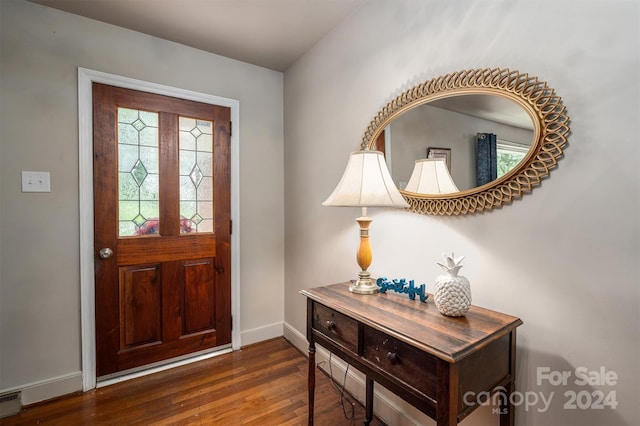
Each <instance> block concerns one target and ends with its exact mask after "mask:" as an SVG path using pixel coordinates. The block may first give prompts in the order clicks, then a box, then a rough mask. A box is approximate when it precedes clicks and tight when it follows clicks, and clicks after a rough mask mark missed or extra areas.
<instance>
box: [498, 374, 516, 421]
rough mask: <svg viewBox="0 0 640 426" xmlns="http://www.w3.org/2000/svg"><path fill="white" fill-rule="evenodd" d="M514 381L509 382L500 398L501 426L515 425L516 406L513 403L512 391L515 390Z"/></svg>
mask: <svg viewBox="0 0 640 426" xmlns="http://www.w3.org/2000/svg"><path fill="white" fill-rule="evenodd" d="M513 388H514V386H513V382H511V383H507V384H506V385H505V386H504V390H500V391H499V392H503V393H504V395H502V396H501V397H500V398H498V400H499V401H500V426H513V424H514V420H515V407H514V406H513V404H512V403H511V393H512V392H513Z"/></svg>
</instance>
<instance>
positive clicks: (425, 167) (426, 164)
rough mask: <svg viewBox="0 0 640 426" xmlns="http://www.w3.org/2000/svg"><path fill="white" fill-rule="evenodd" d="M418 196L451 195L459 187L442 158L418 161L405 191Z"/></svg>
mask: <svg viewBox="0 0 640 426" xmlns="http://www.w3.org/2000/svg"><path fill="white" fill-rule="evenodd" d="M404 190H405V191H407V192H414V193H417V194H451V193H454V192H458V187H457V186H456V184H455V183H454V182H453V178H452V177H451V175H450V174H449V170H448V169H447V164H446V163H445V161H444V160H443V159H441V158H425V159H422V160H416V163H415V166H414V167H413V172H412V173H411V178H409V183H407V186H406V188H405V189H404Z"/></svg>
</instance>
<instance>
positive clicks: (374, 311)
mask: <svg viewBox="0 0 640 426" xmlns="http://www.w3.org/2000/svg"><path fill="white" fill-rule="evenodd" d="M349 285H350V283H349V282H345V283H339V284H332V285H328V286H324V287H317V288H312V289H308V290H302V291H301V292H300V293H301V294H303V295H304V296H306V297H308V298H310V299H312V300H314V301H316V302H318V303H320V304H323V305H325V306H327V307H329V308H332V309H334V310H337V311H339V312H341V313H343V314H346V315H348V316H350V317H352V318H354V319H356V320H357V321H360V322H361V323H363V324H366V325H368V326H370V327H373V328H375V329H378V330H380V331H383V332H385V333H387V334H389V335H391V336H393V337H395V338H397V339H399V340H401V341H404V342H405V343H408V344H410V345H412V346H415V347H417V348H419V349H421V350H423V351H425V352H428V353H430V354H432V355H434V356H437V357H438V358H440V359H443V360H445V361H448V362H458V361H459V360H460V359H462V358H464V357H465V356H467V355H468V354H470V353H472V352H474V351H476V350H478V349H480V348H482V347H483V346H485V345H487V344H489V343H491V342H493V341H494V340H496V339H498V338H500V337H502V336H503V335H505V334H506V333H508V332H510V331H511V330H513V329H514V328H516V327H518V326H519V325H521V324H522V321H521V320H520V319H519V318H517V317H514V316H511V315H507V314H502V313H500V312H496V311H492V310H489V309H485V308H480V307H478V306H471V308H470V309H469V311H468V312H467V313H466V314H465V315H464V316H462V317H456V318H454V317H447V316H444V315H442V314H441V313H440V312H439V311H438V308H436V306H435V304H434V303H433V296H432V295H429V299H428V300H427V302H426V303H424V302H420V301H419V300H418V298H416V300H410V299H409V297H408V296H407V295H406V294H399V293H395V292H391V291H388V292H387V293H377V294H373V295H364V294H355V293H351V292H350V291H349Z"/></svg>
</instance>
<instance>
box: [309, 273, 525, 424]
mask: <svg viewBox="0 0 640 426" xmlns="http://www.w3.org/2000/svg"><path fill="white" fill-rule="evenodd" d="M349 284H350V283H348V282H347V283H340V284H333V285H329V286H325V287H318V288H313V289H309V290H303V291H301V293H302V294H303V295H304V296H306V297H307V339H308V341H309V425H312V424H313V409H314V392H315V371H316V363H315V352H316V346H315V345H316V343H318V344H320V345H322V346H323V347H325V348H326V349H328V350H329V351H330V352H332V353H334V354H336V355H337V356H339V357H340V358H342V359H343V360H345V361H346V362H348V363H349V364H351V365H352V366H354V367H355V368H357V369H358V370H359V371H361V372H362V373H364V374H365V375H366V403H365V425H368V424H369V422H371V420H372V419H373V387H374V383H375V382H378V383H380V384H381V385H383V386H384V387H386V388H387V389H389V390H390V391H391V392H393V393H395V394H396V395H398V396H400V397H401V398H403V399H404V400H405V401H407V402H408V403H410V404H411V405H413V406H415V407H416V408H418V409H419V410H420V411H422V412H423V413H425V414H426V415H428V416H429V417H431V418H432V419H434V420H436V422H437V424H438V426H445V425H446V426H451V425H456V424H457V423H458V422H459V421H461V420H462V419H464V418H465V417H466V416H467V415H469V414H470V413H471V412H472V411H473V410H474V409H475V408H477V407H478V404H479V402H478V400H477V395H478V393H479V392H491V391H500V392H504V395H500V398H499V399H500V401H501V405H500V406H499V407H495V408H494V410H495V411H494V412H496V413H499V418H500V425H501V426H506V425H513V423H514V409H513V406H512V405H511V404H510V403H509V400H510V396H511V393H512V392H513V391H514V385H515V364H516V328H517V327H518V326H519V325H521V324H522V321H521V320H520V319H518V318H516V317H513V316H510V315H505V314H502V313H499V312H494V311H491V310H488V309H483V308H479V307H476V306H472V307H471V309H470V310H469V312H467V314H466V315H465V316H463V317H459V318H451V317H446V316H444V315H442V314H440V313H439V312H438V310H437V308H436V307H435V305H434V304H433V301H432V299H431V298H429V300H428V301H427V303H423V302H420V301H418V300H410V299H409V298H408V297H407V296H406V295H401V294H397V293H391V292H387V293H385V294H382V293H379V294H374V295H362V294H354V293H351V292H349V290H348V287H349Z"/></svg>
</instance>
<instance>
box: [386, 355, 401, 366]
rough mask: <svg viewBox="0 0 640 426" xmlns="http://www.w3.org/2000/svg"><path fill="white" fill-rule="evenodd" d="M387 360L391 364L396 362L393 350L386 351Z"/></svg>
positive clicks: (396, 356) (396, 357) (396, 358)
mask: <svg viewBox="0 0 640 426" xmlns="http://www.w3.org/2000/svg"><path fill="white" fill-rule="evenodd" d="M387 361H389V363H390V364H391V365H396V364H397V363H398V355H397V354H395V353H393V352H387Z"/></svg>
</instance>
